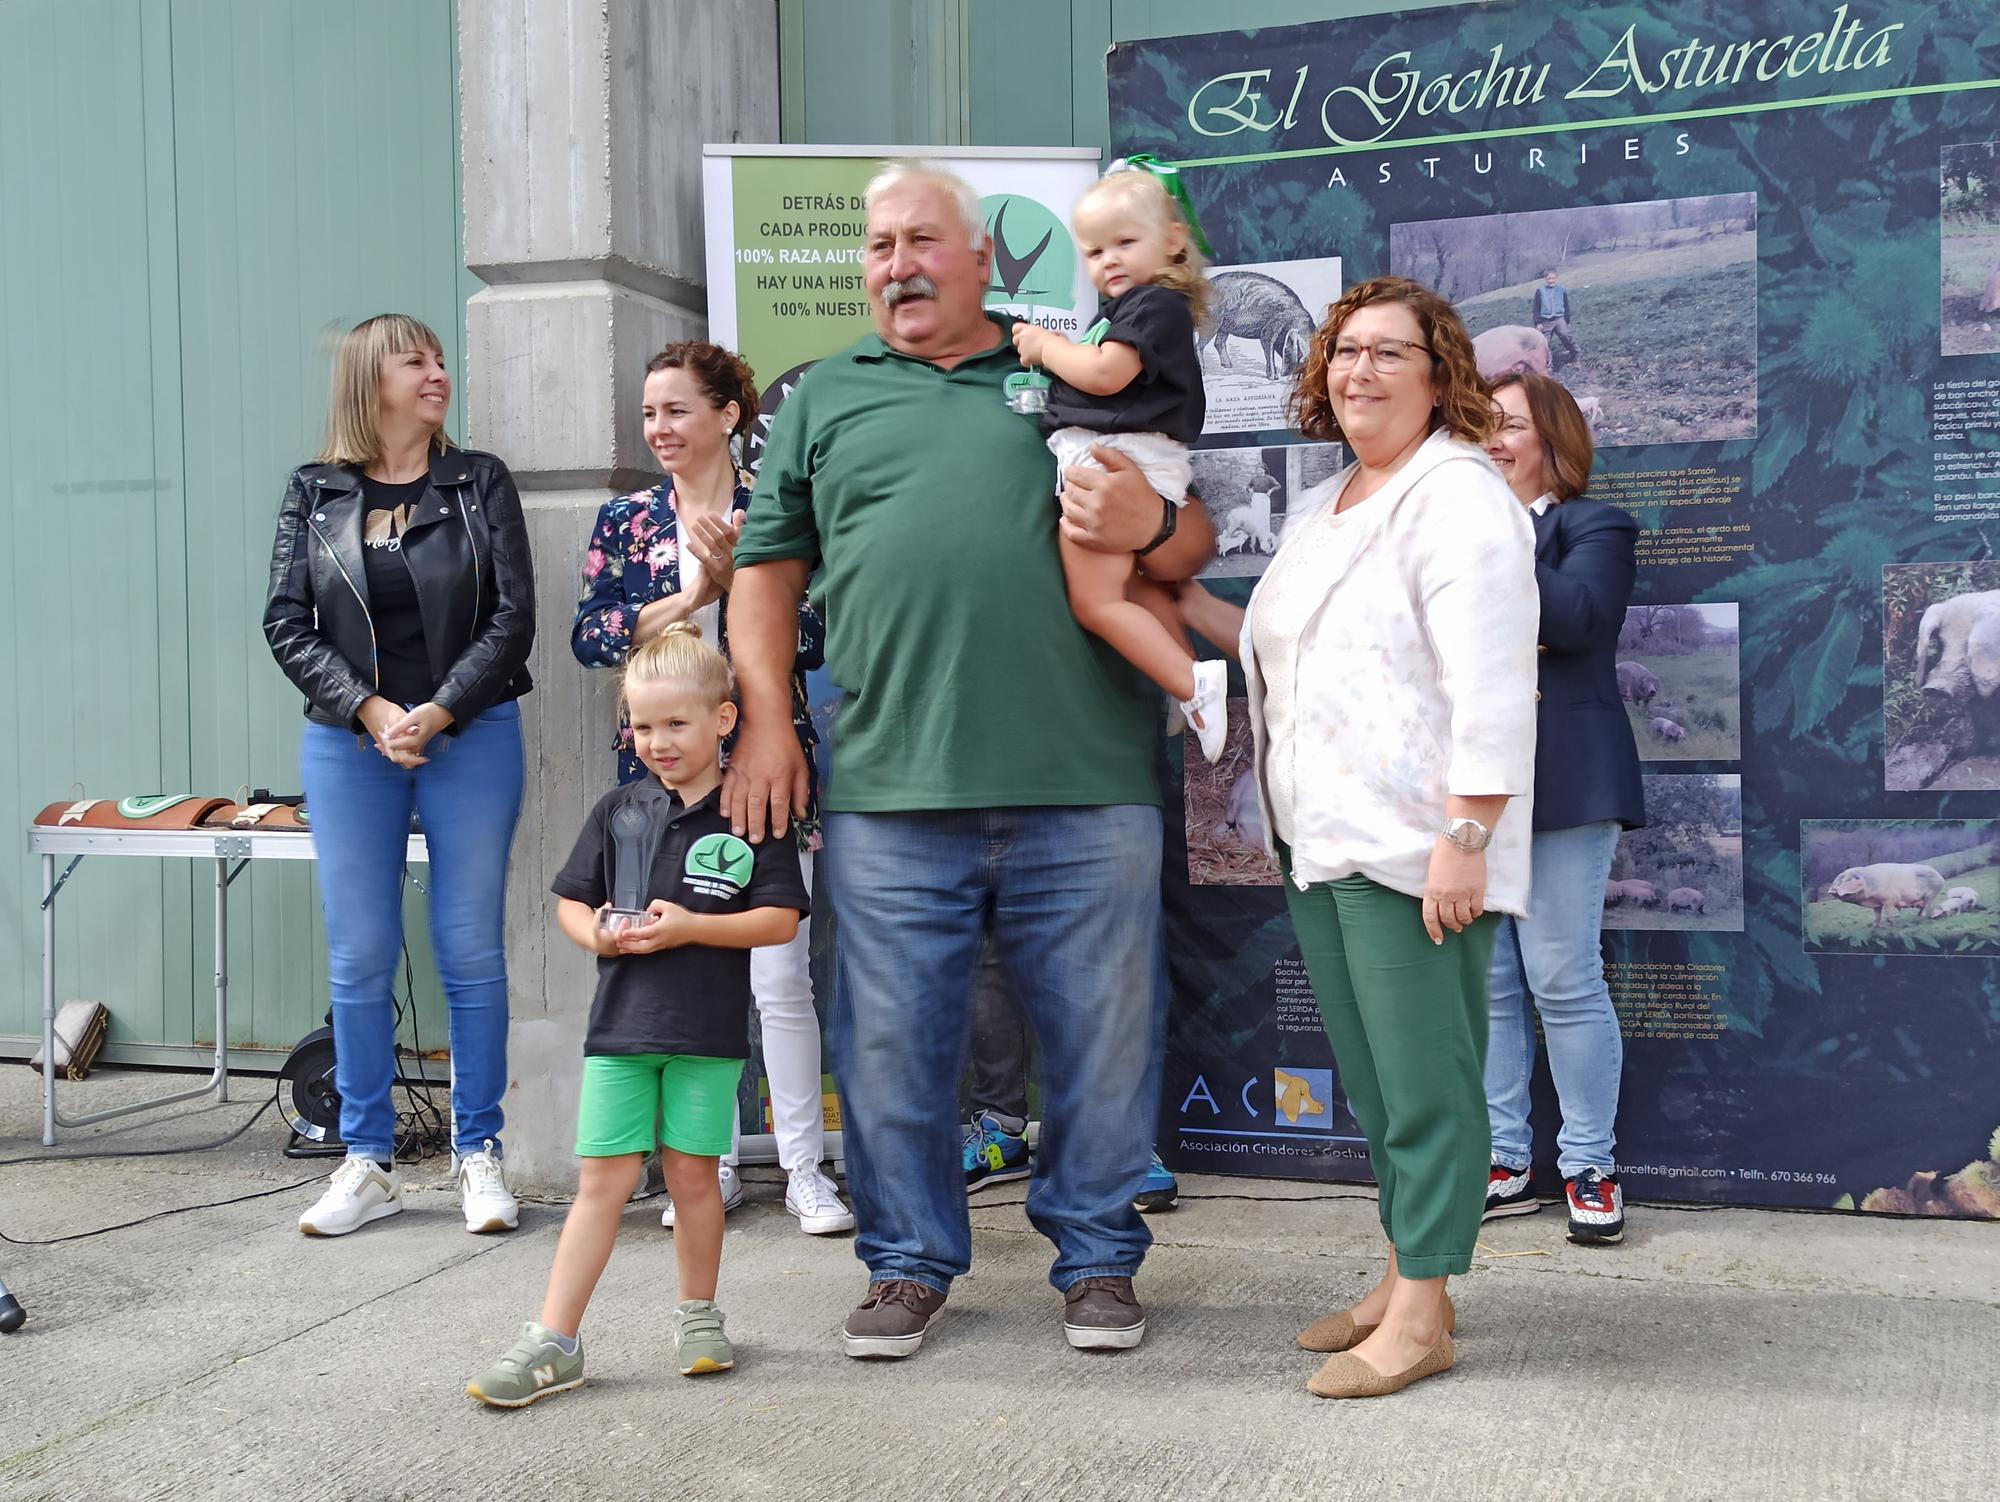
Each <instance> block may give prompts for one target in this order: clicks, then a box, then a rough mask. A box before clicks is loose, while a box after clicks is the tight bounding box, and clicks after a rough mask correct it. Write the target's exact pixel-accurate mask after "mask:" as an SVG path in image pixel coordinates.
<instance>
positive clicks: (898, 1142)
mask: <svg viewBox="0 0 2000 1502" xmlns="http://www.w3.org/2000/svg"><path fill="white" fill-rule="evenodd" d="M1160 829H1161V824H1160V811H1159V810H1158V809H1157V808H1151V807H1142V806H1136V805H1119V806H1114V807H1106V808H996V809H967V810H961V811H951V812H941V813H910V814H829V815H828V816H827V819H826V849H825V851H824V852H823V853H822V855H821V860H822V862H823V869H824V870H825V871H826V872H827V873H828V874H827V881H826V886H825V892H826V894H827V896H828V898H829V900H830V901H831V903H832V906H833V913H834V920H835V923H836V925H837V938H836V949H835V953H836V961H835V979H834V993H833V1010H832V1016H831V1019H830V1025H829V1028H828V1037H829V1041H830V1043H831V1045H832V1051H833V1060H834V1068H835V1071H836V1072H837V1074H838V1076H839V1079H840V1090H841V1102H842V1117H841V1119H842V1124H843V1126H844V1127H845V1136H844V1141H845V1144H846V1153H847V1184H848V1188H849V1189H850V1190H851V1191H852V1192H853V1195H854V1212H855V1219H856V1222H857V1224H858V1226H859V1234H858V1235H857V1236H856V1238H855V1254H856V1255H857V1256H859V1257H860V1258H861V1260H862V1261H863V1262H864V1263H866V1264H867V1267H868V1272H869V1276H870V1277H871V1278H875V1279H883V1278H907V1279H910V1280H911V1281H913V1282H918V1283H922V1284H925V1285H926V1286H928V1287H930V1288H934V1289H936V1290H937V1291H938V1292H940V1293H948V1292H950V1290H951V1282H952V1279H954V1278H956V1277H958V1276H959V1275H960V1274H962V1273H964V1272H965V1271H967V1270H968V1269H969V1268H970V1267H971V1266H972V1226H971V1222H970V1220H969V1219H968V1217H967V1213H966V1201H965V1171H964V1163H963V1160H962V1158H961V1154H960V1140H959V1139H960V1128H959V1119H958V1091H957V1086H958V1079H959V1076H960V1075H961V1074H962V1073H963V1071H964V1069H965V1047H966V1012H967V1007H968V1004H969V1002H970V999H971V996H972V982H973V972H974V970H975V969H976V967H977V965H978V963H979V953H980V949H981V946H982V944H983V943H984V939H985V934H986V930H987V926H988V924H989V923H990V924H991V926H992V930H993V936H994V941H995V943H996V944H997V945H998V947H999V951H1000V959H1001V963H1002V964H1003V965H1004V966H1005V967H1006V970H1007V977H1008V980H1009V981H1010V982H1011V984H1012V986H1013V989H1014V994H1015V996H1016V997H1017V998H1018V999H1019V1002H1020V1005H1021V1010H1022V1011H1023V1012H1024V1013H1025V1014H1026V1016H1027V1018H1028V1022H1029V1025H1030V1026H1032V1027H1033V1028H1034V1030H1035V1034H1036V1037H1037V1039H1038V1040H1039V1042H1040V1044H1041V1051H1042V1061H1043V1062H1042V1078H1043V1094H1042V1106H1043V1109H1042V1133H1041V1144H1040V1152H1039V1153H1038V1154H1037V1156H1036V1163H1035V1174H1034V1178H1033V1181H1032V1183H1031V1185H1030V1187H1029V1190H1028V1219H1029V1220H1030V1221H1031V1222H1033V1224H1034V1226H1035V1229H1036V1230H1038V1231H1040V1232H1041V1233H1042V1234H1043V1235H1044V1236H1046V1237H1048V1238H1049V1239H1050V1240H1051V1241H1053V1242H1054V1243H1055V1245H1056V1253H1057V1255H1056V1262H1055V1266H1054V1268H1053V1269H1052V1270H1051V1272H1050V1274H1049V1281H1050V1282H1051V1283H1053V1284H1054V1285H1055V1286H1056V1287H1057V1288H1058V1289H1063V1290H1067V1289H1068V1288H1069V1287H1070V1285H1071V1284H1073V1283H1075V1282H1077V1281H1078V1280H1079V1279H1081V1278H1088V1277H1130V1276H1131V1275H1132V1274H1133V1273H1135V1272H1136V1271H1137V1270H1138V1267H1139V1263H1140V1262H1141V1261H1142V1260H1143V1259H1144V1257H1145V1255H1146V1248H1147V1247H1148V1246H1150V1245H1151V1244H1152V1239H1153V1238H1152V1233H1151V1232H1150V1231H1148V1230H1147V1229H1146V1225H1145V1222H1144V1221H1143V1220H1142V1219H1141V1218H1140V1216H1139V1213H1138V1211H1136V1210H1135V1209H1134V1208H1133V1206H1132V1199H1133V1196H1134V1195H1136V1194H1137V1193H1138V1192H1139V1186H1140V1185H1141V1184H1142V1183H1143V1182H1144V1181H1145V1178H1146V1169H1147V1165H1148V1163H1149V1162H1150V1161H1151V1157H1152V1149H1153V1127H1154V1121H1155V1118H1156V1116H1157V1115H1158V1107H1159V1092H1160V1060H1161V1055H1162V1052H1163V1049H1164V1045H1165V1022H1166V973H1165V955H1164V951H1163V949H1162V939H1161V918H1160Z"/></svg>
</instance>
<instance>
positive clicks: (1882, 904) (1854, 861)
mask: <svg viewBox="0 0 2000 1502" xmlns="http://www.w3.org/2000/svg"><path fill="white" fill-rule="evenodd" d="M1799 868H1800V878H1801V880H1802V882H1803V884H1804V892H1803V894H1802V904H1803V908H1804V913H1805V945H1806V948H1807V949H1808V950H1809V951H1811V952H1813V953H1815V954H1907V955H1934V956H1939V957H1951V956H1974V957H1979V958H1991V957H1992V955H1993V953H1994V951H1995V950H1996V949H2000V824H1995V823H1993V822H1991V821H1990V820H1985V819H1977V820H1965V819H1807V820H1803V821H1801V823H1800V825H1799Z"/></svg>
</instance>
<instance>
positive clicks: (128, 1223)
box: [0, 1155, 319, 1246]
mask: <svg viewBox="0 0 2000 1502" xmlns="http://www.w3.org/2000/svg"><path fill="white" fill-rule="evenodd" d="M79 1156H80V1155H79ZM318 1182H319V1175H318V1174H314V1175H313V1176H312V1177H311V1178H309V1179H300V1180H298V1181H297V1182H296V1183H292V1184H280V1185H279V1186H278V1187H277V1188H276V1189H259V1190H257V1191H256V1192H255V1193H253V1194H238V1195H234V1196H232V1197H231V1198H229V1199H226V1200H208V1201H206V1202H204V1203H202V1204H199V1205H175V1206H174V1207H173V1208H171V1209H168V1210H155V1211H154V1212H153V1213H152V1214H151V1215H141V1216H140V1217H139V1218H138V1219H137V1220H121V1221H120V1222H118V1224H117V1225H115V1226H99V1227H98V1228H97V1229H96V1230H94V1231H73V1232H71V1233H70V1234H69V1235H67V1236H50V1237H48V1238H46V1239H44V1240H39V1241H37V1240H31V1239H30V1240H24V1239H22V1238H21V1237H18V1236H9V1235H8V1234H7V1233H6V1232H5V1231H0V1241H4V1242H6V1243H7V1245H9V1246H60V1245H62V1243H64V1242H65V1241H88V1240H89V1239H90V1238H91V1237H93V1236H105V1235H109V1234H110V1233H111V1232H113V1231H129V1230H130V1229H132V1227H134V1226H143V1225H145V1224H147V1222H149V1221H155V1220H165V1219H166V1218H167V1217H168V1216H170V1215H188V1214H192V1213H193V1212H194V1211H196V1210H219V1209H221V1208H222V1207H223V1206H224V1205H242V1204H247V1203H249V1202H250V1201H251V1200H262V1199H269V1198H270V1197H271V1196H272V1195H274V1194H290V1193H291V1192H292V1191H293V1190H294V1189H303V1188H305V1186H306V1185H308V1184H317V1183H318Z"/></svg>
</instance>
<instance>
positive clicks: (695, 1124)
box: [576, 1053, 743, 1158]
mask: <svg viewBox="0 0 2000 1502" xmlns="http://www.w3.org/2000/svg"><path fill="white" fill-rule="evenodd" d="M742 1077H743V1060H741V1059H705V1058H701V1057H698V1056H697V1055H694V1054H684V1053H673V1054H668V1053H625V1054H591V1055H588V1056H587V1057H586V1058H585V1059H584V1061H583V1098H582V1100H581V1101H579V1102H578V1104H577V1111H576V1155H577V1156H578V1157H579V1158H616V1157H618V1156H620V1155H621V1154H624V1153H649V1152H651V1151H652V1150H653V1147H654V1144H655V1143H656V1142H657V1143H658V1144H659V1145H661V1146H665V1147H670V1148H672V1149H673V1150H674V1151H675V1152H677V1153H686V1154H688V1155H689V1156H690V1157H695V1158H720V1157H722V1156H723V1155H724V1154H725V1153H727V1152H728V1151H729V1148H730V1144H731V1140H732V1133H731V1127H732V1126H733V1125H734V1123H735V1118H736V1084H737V1081H738V1080H740V1079H742ZM656 1127H657V1129H658V1130H657V1133H656V1131H655V1128H656Z"/></svg>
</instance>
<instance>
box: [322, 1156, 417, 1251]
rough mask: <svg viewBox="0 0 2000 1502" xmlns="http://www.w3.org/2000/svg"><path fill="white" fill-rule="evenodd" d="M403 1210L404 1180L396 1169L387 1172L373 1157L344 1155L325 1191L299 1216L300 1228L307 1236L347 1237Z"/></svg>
mask: <svg viewBox="0 0 2000 1502" xmlns="http://www.w3.org/2000/svg"><path fill="white" fill-rule="evenodd" d="M402 1209H403V1181H402V1179H401V1178H399V1177H398V1176H397V1174H396V1171H395V1169H393V1168H391V1169H390V1170H389V1171H388V1172H387V1173H384V1172H383V1171H382V1170H381V1169H379V1168H377V1167H376V1166H375V1163H374V1160H373V1159H371V1158H352V1157H350V1158H343V1159H342V1160H341V1163H340V1167H338V1168H336V1169H335V1170H334V1171H333V1182H332V1183H330V1184H328V1185H327V1186H326V1193H324V1194H322V1195H321V1196H320V1197H319V1200H318V1201H317V1202H316V1203H315V1204H314V1205H313V1207H312V1208H311V1209H310V1210H308V1211H306V1213H305V1214H303V1215H301V1216H300V1217H299V1229H300V1230H301V1231H303V1232H304V1233H305V1234H306V1235H308V1236H345V1235H346V1234H347V1233H348V1232H349V1231H358V1230H360V1229H361V1227H363V1226H365V1225H367V1224H368V1222H369V1221H371V1220H383V1219H385V1218H387V1217H388V1216H391V1215H398V1214H401V1213H402Z"/></svg>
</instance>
